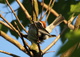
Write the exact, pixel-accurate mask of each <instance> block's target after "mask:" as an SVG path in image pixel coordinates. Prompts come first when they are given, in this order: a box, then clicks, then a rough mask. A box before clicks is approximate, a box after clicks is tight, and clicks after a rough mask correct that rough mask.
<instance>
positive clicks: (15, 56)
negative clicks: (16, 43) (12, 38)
mask: <svg viewBox="0 0 80 57" xmlns="http://www.w3.org/2000/svg"><path fill="white" fill-rule="evenodd" d="M0 52H1V53H4V54H7V55H10V56H13V57H20V56H17V55H15V54H12V53H9V52H6V51H2V50H0Z"/></svg>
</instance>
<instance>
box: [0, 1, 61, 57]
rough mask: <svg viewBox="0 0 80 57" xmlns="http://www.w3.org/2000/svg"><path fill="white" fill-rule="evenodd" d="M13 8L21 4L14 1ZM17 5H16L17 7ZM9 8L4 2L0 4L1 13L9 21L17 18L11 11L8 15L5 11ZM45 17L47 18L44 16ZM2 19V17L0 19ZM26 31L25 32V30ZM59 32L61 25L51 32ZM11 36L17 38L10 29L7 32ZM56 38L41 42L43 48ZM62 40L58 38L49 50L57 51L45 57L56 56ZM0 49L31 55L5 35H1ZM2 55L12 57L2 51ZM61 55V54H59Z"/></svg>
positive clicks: (21, 56)
mask: <svg viewBox="0 0 80 57" xmlns="http://www.w3.org/2000/svg"><path fill="white" fill-rule="evenodd" d="M11 6H12V7H13V9H17V8H18V7H19V6H18V4H17V3H16V2H14V3H13V4H12V5H11ZM15 6H16V7H15ZM7 10H9V8H6V7H4V4H0V14H2V15H3V16H4V17H5V18H6V19H7V20H8V21H9V22H11V21H12V20H14V19H15V17H14V16H13V15H12V13H9V14H7V15H5V12H6V11H7ZM44 19H45V18H44ZM0 20H2V19H0ZM23 33H24V32H23ZM59 33H60V32H59V26H57V27H56V28H55V29H54V30H53V31H52V33H51V34H56V35H58V34H59ZM7 34H8V35H9V36H11V37H12V38H14V39H16V38H15V37H14V36H12V35H11V34H10V33H9V31H8V33H7ZM54 39H55V38H50V39H47V40H45V41H44V42H43V43H42V44H41V48H42V49H44V48H45V47H46V46H48V45H49V44H50V43H51V42H52V41H53V40H54ZM16 40H17V39H16ZM18 41H19V42H20V43H21V44H22V41H21V39H20V38H19V39H18ZM61 44H62V43H61V41H60V40H58V42H57V43H56V44H55V45H54V46H53V47H52V48H51V49H50V50H49V51H55V52H51V53H47V54H45V55H44V57H55V54H56V52H57V50H58V49H59V48H60V46H61ZM0 50H3V51H6V52H10V53H13V54H16V55H19V56H20V57H29V56H27V55H26V54H25V53H23V52H22V51H20V50H19V49H18V48H17V47H16V46H14V45H13V44H11V43H10V42H8V41H6V40H5V39H4V38H3V37H1V36H0ZM0 57H11V56H9V55H6V54H3V53H0ZM57 57H59V56H57Z"/></svg>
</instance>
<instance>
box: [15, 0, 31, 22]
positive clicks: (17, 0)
mask: <svg viewBox="0 0 80 57" xmlns="http://www.w3.org/2000/svg"><path fill="white" fill-rule="evenodd" d="M16 2H17V3H18V4H19V5H20V7H21V8H22V10H23V11H24V13H25V14H26V17H27V18H28V19H29V20H30V21H31V19H32V17H31V16H30V14H29V13H28V11H27V10H26V8H25V7H24V6H23V5H22V3H21V2H20V0H16Z"/></svg>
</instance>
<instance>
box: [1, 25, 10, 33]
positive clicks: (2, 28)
mask: <svg viewBox="0 0 80 57" xmlns="http://www.w3.org/2000/svg"><path fill="white" fill-rule="evenodd" d="M0 30H1V31H4V32H5V33H7V32H8V28H7V27H6V26H4V25H2V24H0Z"/></svg>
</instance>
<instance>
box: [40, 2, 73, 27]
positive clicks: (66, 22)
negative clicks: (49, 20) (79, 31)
mask: <svg viewBox="0 0 80 57" xmlns="http://www.w3.org/2000/svg"><path fill="white" fill-rule="evenodd" d="M39 4H40V5H41V6H42V7H44V8H45V9H48V5H46V4H45V3H40V2H39ZM43 5H44V6H43ZM48 10H49V11H50V12H51V13H52V14H54V15H55V16H56V17H58V16H59V14H58V13H57V12H56V11H55V10H54V9H52V8H50V7H49V9H48ZM64 23H65V24H68V21H67V20H64ZM70 25H71V26H73V25H72V24H70Z"/></svg>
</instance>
